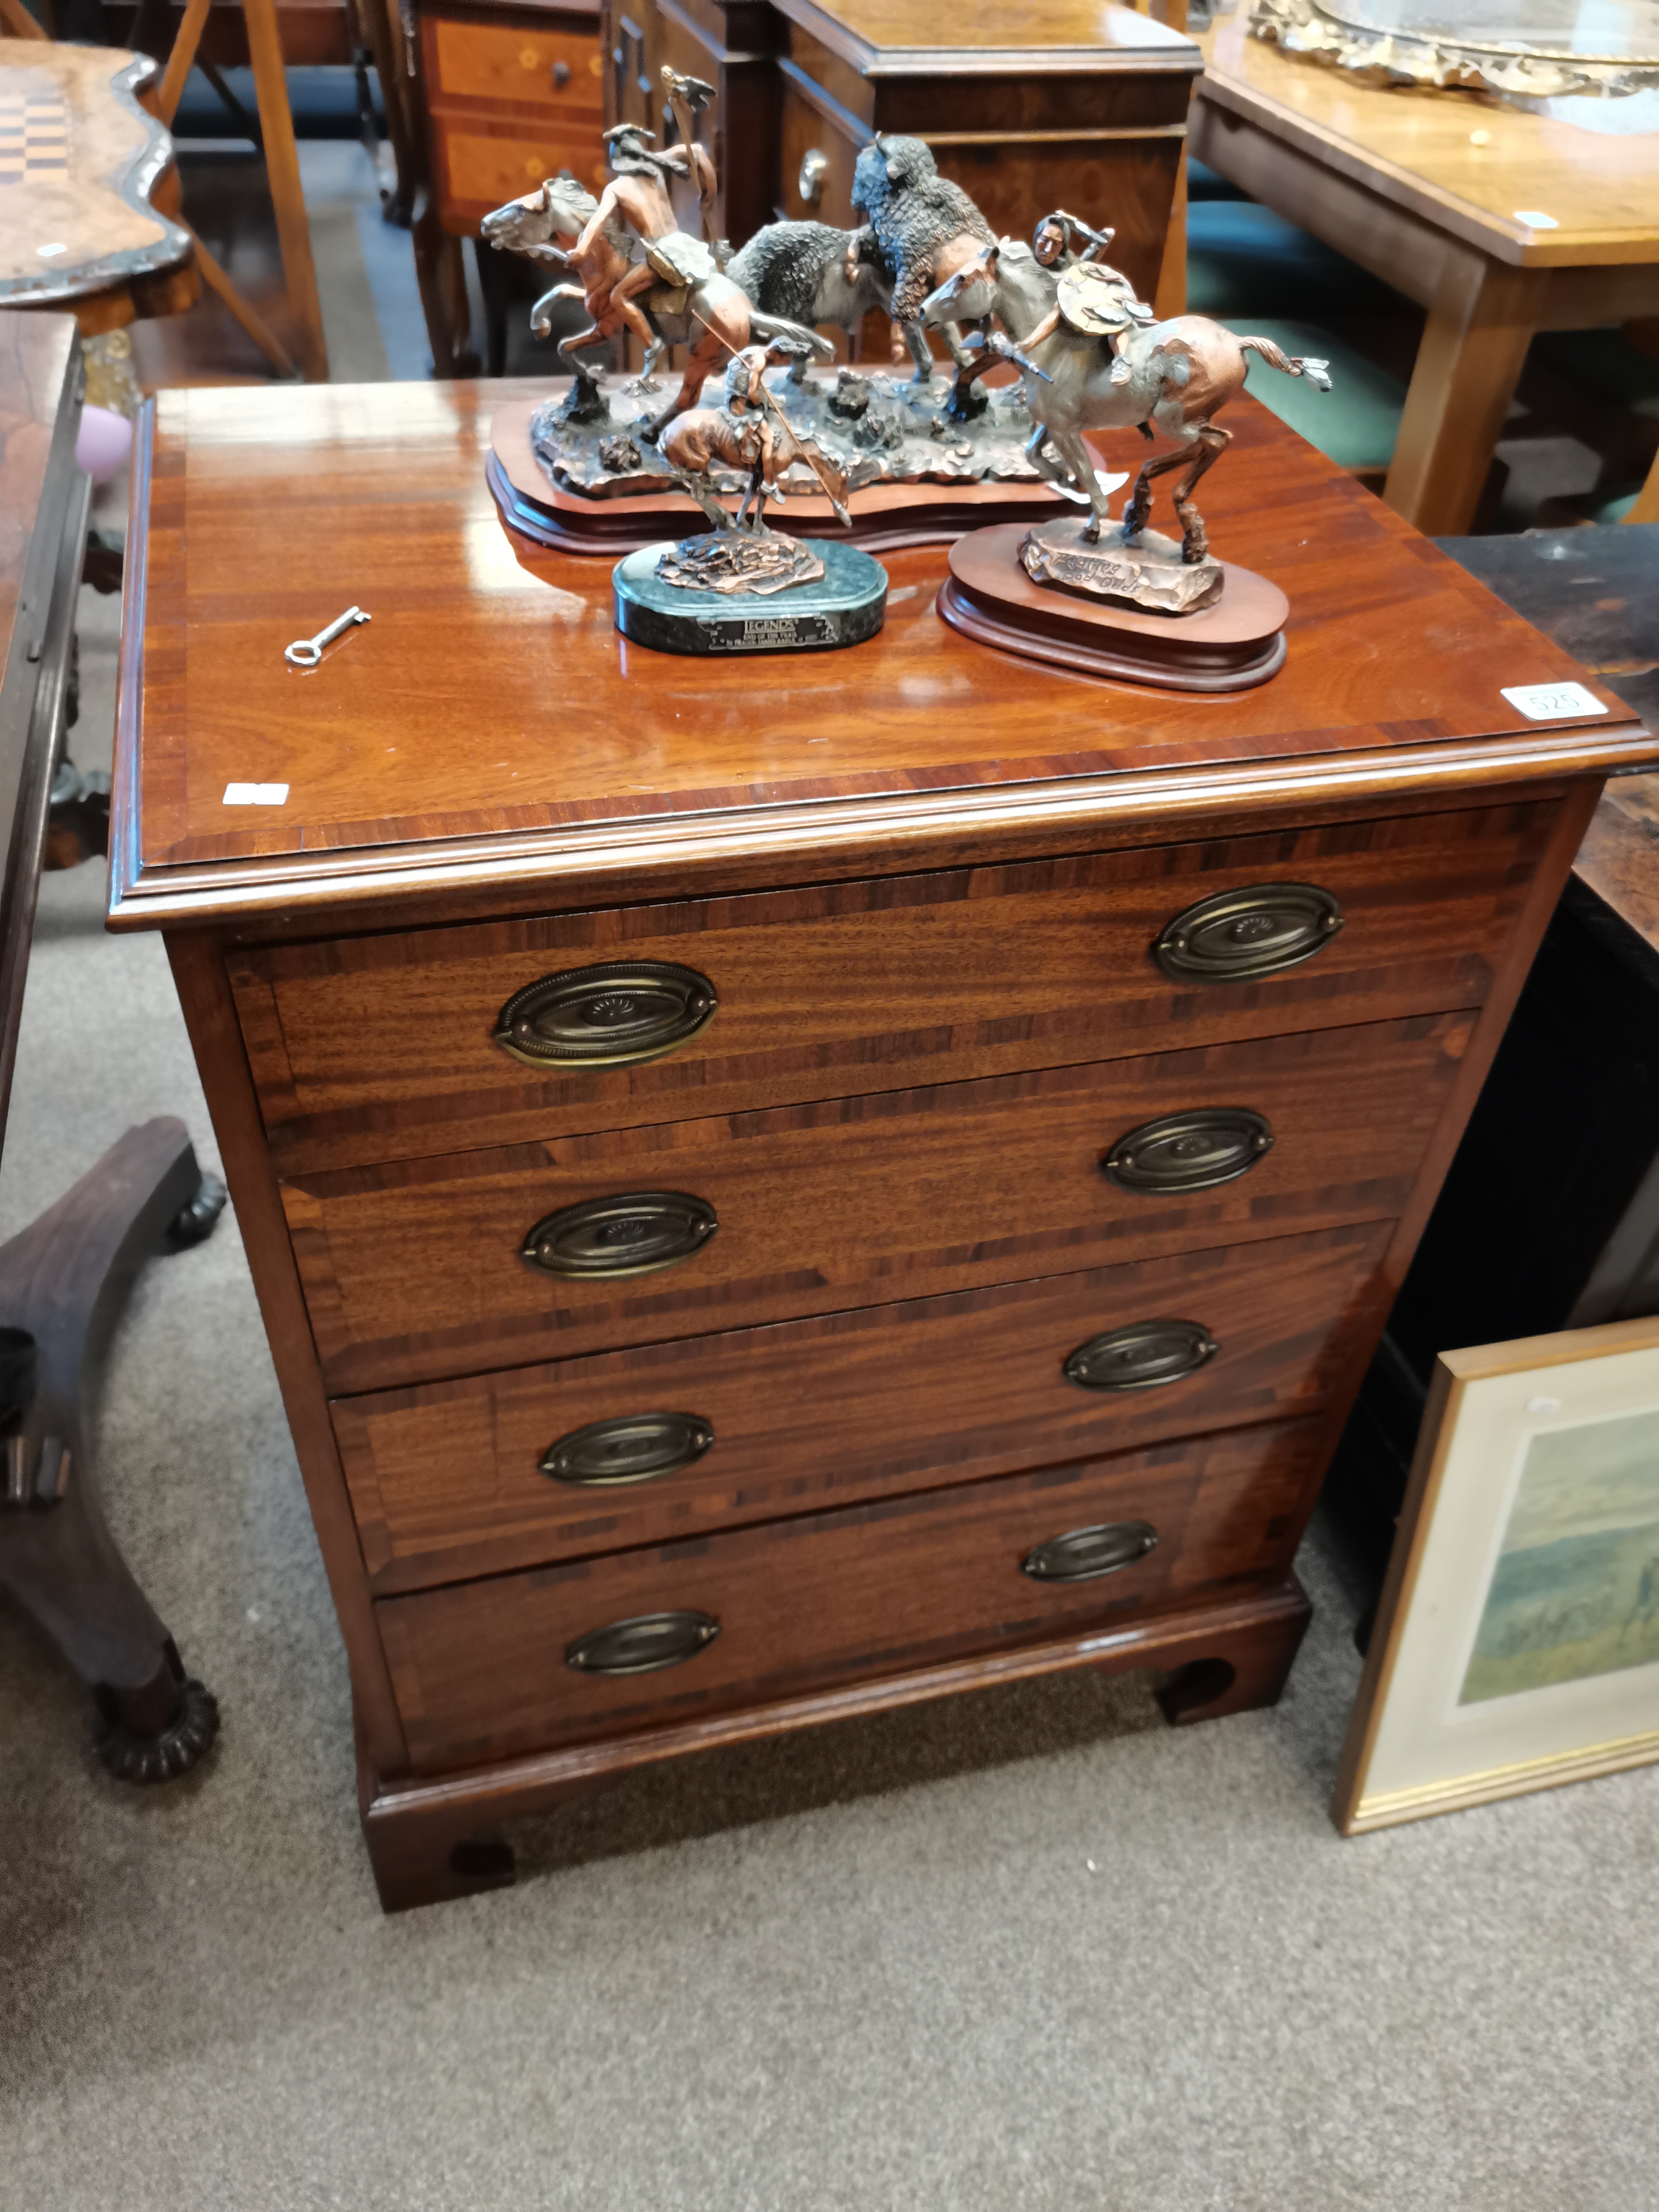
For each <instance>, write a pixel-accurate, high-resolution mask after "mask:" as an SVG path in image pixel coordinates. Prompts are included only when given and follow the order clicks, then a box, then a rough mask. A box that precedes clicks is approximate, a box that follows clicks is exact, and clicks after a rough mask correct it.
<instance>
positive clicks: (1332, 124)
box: [1192, 19, 1659, 535]
mask: <svg viewBox="0 0 1659 2212" xmlns="http://www.w3.org/2000/svg"><path fill="white" fill-rule="evenodd" d="M1207 46H1208V57H1207V62H1206V70H1205V75H1204V78H1203V81H1202V82H1201V83H1200V87H1199V96H1198V98H1197V100H1195V101H1194V107H1193V118H1192V151H1193V153H1194V155H1196V156H1197V158H1198V159H1199V160H1200V161H1206V162H1208V163H1209V165H1210V166H1211V167H1212V168H1215V169H1218V170H1219V171H1220V172H1221V173H1222V174H1223V175H1224V176H1226V177H1231V179H1232V180H1233V181H1234V183H1235V184H1237V185H1243V188H1244V190H1245V191H1248V192H1249V193H1250V194H1251V195H1252V197H1255V198H1256V199H1258V200H1261V202H1263V203H1264V204H1266V205H1267V206H1268V207H1271V208H1273V209H1274V210H1277V212H1278V213H1279V214H1280V215H1282V216H1285V217H1286V218H1287V220H1289V221H1290V222H1295V223H1298V224H1300V225H1301V226H1302V228H1304V229H1305V230H1309V231H1311V232H1312V233H1313V234H1314V235H1315V236H1316V238H1320V239H1322V240H1324V241H1325V243H1326V244H1327V245H1328V246H1334V247H1336V248H1337V249H1338V251H1339V252H1343V253H1346V254H1347V255H1348V256H1349V257H1350V258H1352V260H1355V261H1357V262H1358V263H1359V264H1361V266H1362V267H1364V268H1366V269H1369V270H1370V271H1371V273H1372V274H1373V275H1374V276H1380V277H1382V278H1383V280H1384V281H1385V282H1386V283H1389V284H1392V285H1394V286H1395V289H1397V290H1399V291H1401V292H1404V293H1405V294H1406V295H1407V297H1408V298H1410V299H1413V300H1416V301H1418V302H1419V304H1420V305H1421V306H1423V307H1426V308H1427V310H1428V316H1429V319H1428V325H1427V328H1426V329H1425V331H1424V334H1423V340H1422V343H1421V345H1420V347H1419V350H1418V356H1417V363H1416V367H1415V368H1414V370H1413V374H1412V380H1411V386H1410V389H1409V391H1408V392H1407V399H1406V410H1405V414H1404V416H1403V417H1402V419H1401V425H1400V435H1399V439H1398V441H1397V443H1396V445H1395V455H1394V462H1393V465H1392V466H1391V467H1390V469H1389V477H1388V484H1387V488H1386V489H1385V492H1384V497H1385V498H1386V499H1387V501H1388V502H1389V506H1390V507H1394V508H1395V510H1396V511H1397V512H1398V513H1401V514H1403V515H1405V516H1406V517H1407V520H1409V521H1411V522H1413V523H1415V524H1416V526H1417V527H1418V528H1419V530H1425V531H1429V532H1435V533H1437V534H1444V535H1452V534H1455V533H1457V532H1464V531H1467V530H1468V528H1469V526H1470V524H1471V523H1472V521H1473V520H1474V510H1475V503H1476V501H1478V499H1479V498H1480V490H1481V487H1482V485H1483V484H1484V483H1485V482H1486V472H1487V470H1488V469H1489V468H1490V466H1491V465H1492V451H1493V448H1494V447H1496V445H1497V443H1498V437H1499V435H1500V434H1501V432H1502V429H1503V425H1504V416H1505V415H1506V414H1507V413H1508V411H1509V405H1510V400H1511V398H1513V397H1514V393H1515V386H1516V379H1517V377H1518V376H1519V375H1520V373H1521V366H1522V362H1524V361H1525V359H1526V356H1527V348H1528V345H1529V344H1530V343H1531V342H1532V338H1533V336H1534V332H1536V331H1562V330H1583V329H1587V328H1589V326H1590V325H1593V324H1596V323H1620V322H1627V321H1630V320H1632V319H1636V318H1638V317H1643V316H1651V315H1654V314H1656V313H1659V135H1656V134H1654V133H1652V132H1648V133H1645V134H1636V135H1613V134H1608V133H1604V132H1601V131H1595V130H1593V129H1589V128H1587V127H1584V126H1583V125H1576V124H1571V123H1566V122H1563V121H1560V120H1558V119H1556V118H1553V117H1547V116H1541V115H1532V114H1523V113H1521V112H1517V111H1515V110H1511V109H1508V108H1504V107H1502V106H1498V105H1497V104H1495V103H1489V102H1486V101H1476V100H1472V99H1469V98H1468V97H1465V96H1464V95H1462V94H1455V93H1444V94H1425V93H1413V94H1400V93H1394V92H1385V91H1379V90H1376V89H1374V88H1371V87H1370V86H1367V85H1364V84H1358V83H1354V82H1350V81H1348V80H1347V79H1346V78H1344V77H1343V76H1341V75H1340V73H1339V72H1338V71H1336V70H1330V69H1326V68H1322V67H1321V66H1319V65H1318V64H1316V63H1312V62H1307V61H1302V60H1298V59H1297V58H1296V57H1295V56H1293V55H1289V54H1285V53H1283V52H1280V51H1279V49H1278V48H1277V47H1276V46H1266V45H1263V44H1262V43H1261V41H1260V40H1255V39H1251V38H1249V37H1247V36H1246V34H1245V29H1244V25H1243V21H1240V20H1237V19H1230V20H1228V21H1224V22H1223V23H1222V25H1221V26H1220V27H1219V28H1218V29H1217V30H1216V31H1215V32H1213V33H1212V34H1211V35H1210V38H1209V40H1208V41H1207ZM1580 104H1581V105H1583V106H1585V107H1586V108H1587V109H1595V108H1596V107H1598V106H1607V105H1609V104H1610V103H1604V102H1597V101H1595V100H1589V101H1584V102H1582V103H1580ZM1590 119H1592V120H1594V119H1595V118H1590ZM1312 304H1314V303H1310V305H1312Z"/></svg>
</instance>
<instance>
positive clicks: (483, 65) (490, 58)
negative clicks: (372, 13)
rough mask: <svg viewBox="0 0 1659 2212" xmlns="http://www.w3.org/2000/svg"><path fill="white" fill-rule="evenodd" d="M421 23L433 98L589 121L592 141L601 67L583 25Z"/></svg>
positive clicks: (472, 20) (599, 113) (600, 125)
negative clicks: (546, 111)
mask: <svg viewBox="0 0 1659 2212" xmlns="http://www.w3.org/2000/svg"><path fill="white" fill-rule="evenodd" d="M422 32H423V50H424V54H425V58H426V64H427V71H428V86H429V88H430V92H431V96H432V98H433V99H434V100H435V101H441V100H481V101H484V102H486V103H488V105H489V106H490V107H491V108H492V109H494V108H500V107H503V106H506V107H515V108H516V107H533V108H554V109H556V110H558V111H560V112H562V113H563V114H566V115H570V116H579V117H580V119H581V121H582V122H584V123H586V122H587V121H589V120H591V121H592V125H593V132H594V137H595V139H596V140H597V138H598V137H599V132H600V131H603V130H604V128H605V82H604V62H603V58H602V55H601V52H600V46H599V38H598V36H597V35H596V33H595V31H594V29H593V27H592V25H591V24H590V25H581V24H580V23H573V24H571V25H570V26H569V27H565V26H562V25H560V26H557V27H545V26H544V25H543V24H538V23H537V22H536V21H535V20H534V19H533V17H532V18H531V19H530V20H528V21H525V22H523V23H511V24H507V23H490V22H484V21H479V20H478V19H477V17H476V16H471V15H422Z"/></svg>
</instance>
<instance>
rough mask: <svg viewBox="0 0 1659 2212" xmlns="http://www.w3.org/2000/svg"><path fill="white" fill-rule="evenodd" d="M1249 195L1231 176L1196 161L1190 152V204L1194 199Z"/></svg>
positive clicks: (1234, 198)
mask: <svg viewBox="0 0 1659 2212" xmlns="http://www.w3.org/2000/svg"><path fill="white" fill-rule="evenodd" d="M1249 197H1250V196H1249V193H1248V192H1247V191H1242V190H1241V189H1240V187H1239V186H1238V185H1236V184H1234V183H1233V182H1232V180H1231V178H1228V177H1224V176H1223V175H1222V173H1221V172H1220V170H1219V169H1212V168H1210V167H1207V166H1206V164H1205V163H1204V162H1202V161H1194V159H1193V157H1192V155H1190V154H1189V155H1188V156H1187V199H1188V204H1189V205H1190V204H1191V203H1192V202H1193V201H1194V200H1248V199H1249Z"/></svg>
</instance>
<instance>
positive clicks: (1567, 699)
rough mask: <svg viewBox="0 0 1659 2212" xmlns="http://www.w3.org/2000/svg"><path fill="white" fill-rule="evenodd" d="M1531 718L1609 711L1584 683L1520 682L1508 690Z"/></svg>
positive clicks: (1552, 718)
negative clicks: (1585, 687)
mask: <svg viewBox="0 0 1659 2212" xmlns="http://www.w3.org/2000/svg"><path fill="white" fill-rule="evenodd" d="M1504 697H1505V698H1506V699H1507V700H1508V701H1509V702H1510V706H1511V707H1518V708H1520V709H1521V712H1522V714H1524V715H1525V716H1526V718H1527V720H1528V721H1529V722H1565V720H1567V719H1568V717H1569V716H1570V715H1573V714H1606V713H1607V708H1605V707H1604V706H1603V705H1602V703H1601V701H1600V700H1599V699H1598V698H1597V697H1596V696H1595V693H1594V692H1593V691H1586V690H1585V689H1584V687H1583V684H1512V685H1510V686H1509V687H1508V688H1507V689H1506V690H1504Z"/></svg>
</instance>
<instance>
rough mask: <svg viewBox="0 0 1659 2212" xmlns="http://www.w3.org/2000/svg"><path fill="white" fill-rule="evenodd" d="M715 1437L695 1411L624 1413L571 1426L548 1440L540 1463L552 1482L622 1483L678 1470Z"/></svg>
mask: <svg viewBox="0 0 1659 2212" xmlns="http://www.w3.org/2000/svg"><path fill="white" fill-rule="evenodd" d="M713 1443H714V1430H713V1429H712V1428H710V1426H709V1425H708V1422H707V1421H705V1420H704V1419H702V1415H701V1414H698V1413H623V1414H620V1415H618V1416H617V1417H616V1418H615V1419H611V1420H608V1421H589V1422H588V1423H587V1424H586V1426H585V1427H583V1428H580V1429H572V1430H571V1431H570V1433H569V1434H568V1436H563V1437H560V1438H559V1439H558V1441H557V1443H551V1444H550V1445H549V1446H548V1448H547V1449H546V1451H545V1452H544V1454H543V1455H542V1457H541V1459H540V1461H539V1462H538V1465H539V1467H540V1470H541V1472H542V1474H548V1475H551V1476H552V1478H553V1480H554V1481H555V1482H572V1483H578V1484H581V1485H584V1486H587V1487H590V1488H592V1489H596V1490H608V1489H620V1488H621V1487H622V1486H623V1484H624V1483H629V1482H652V1481H654V1480H655V1479H656V1478H657V1476H659V1475H661V1474H677V1473H678V1470H679V1469H680V1468H683V1467H690V1465H691V1464H692V1463H693V1462H694V1461H696V1460H700V1459H701V1458H702V1455H703V1454H704V1453H705V1452H706V1451H707V1450H708V1449H709V1447H710V1446H711V1445H712V1444H713Z"/></svg>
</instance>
